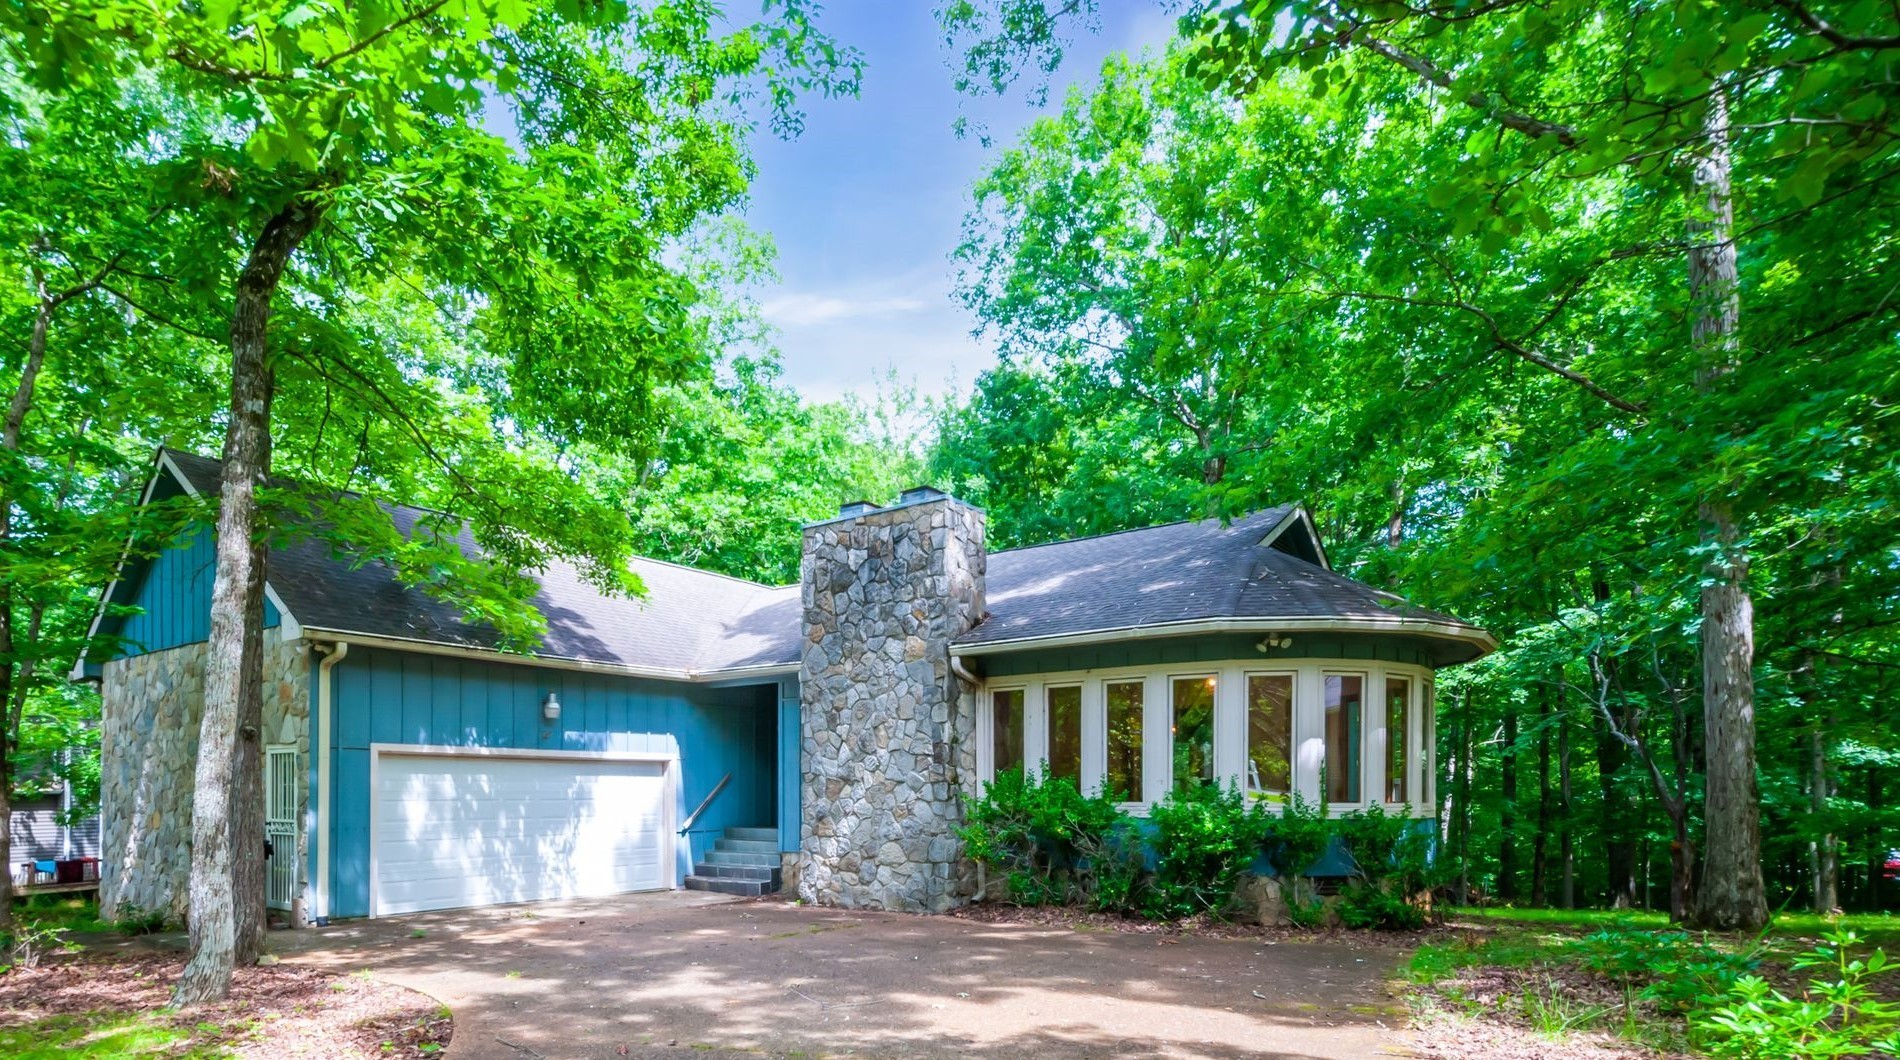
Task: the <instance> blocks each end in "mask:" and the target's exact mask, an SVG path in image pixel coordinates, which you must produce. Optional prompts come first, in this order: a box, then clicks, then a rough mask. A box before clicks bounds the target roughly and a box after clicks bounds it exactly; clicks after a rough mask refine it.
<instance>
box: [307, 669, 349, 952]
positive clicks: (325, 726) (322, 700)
mask: <svg viewBox="0 0 1900 1060" xmlns="http://www.w3.org/2000/svg"><path fill="white" fill-rule="evenodd" d="M310 646H311V648H313V649H315V650H316V651H319V652H322V653H323V661H322V662H320V663H318V664H317V739H316V745H317V871H316V877H317V878H316V881H315V883H316V891H317V920H318V922H320V923H324V924H327V923H329V922H330V743H331V737H330V669H331V667H333V666H335V665H336V664H337V663H340V662H342V661H343V657H344V656H346V655H348V654H349V653H350V643H349V641H345V640H339V641H337V642H336V643H335V644H332V645H330V646H328V647H327V648H326V647H325V646H323V645H321V644H315V643H313V644H311V645H310Z"/></svg>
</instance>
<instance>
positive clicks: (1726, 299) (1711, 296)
mask: <svg viewBox="0 0 1900 1060" xmlns="http://www.w3.org/2000/svg"><path fill="white" fill-rule="evenodd" d="M1704 130H1705V132H1706V136H1705V137H1704V140H1703V144H1702V146H1701V148H1700V149H1698V150H1697V152H1696V154H1695V160H1694V167H1693V170H1692V175H1691V186H1692V189H1693V193H1694V195H1695V198H1696V203H1695V205H1696V207H1697V210H1698V213H1697V215H1696V216H1695V217H1693V218H1692V219H1691V220H1690V222H1689V294H1690V300H1691V302H1692V303H1693V304H1694V312H1695V324H1694V327H1693V330H1692V341H1693V342H1694V344H1695V348H1696V353H1697V356H1698V358H1699V360H1700V365H1699V368H1698V380H1697V383H1698V386H1699V387H1700V388H1701V389H1702V390H1703V391H1704V392H1709V391H1713V390H1714V389H1716V388H1717V387H1718V386H1719V385H1720V384H1721V380H1722V379H1723V377H1725V376H1727V375H1729V374H1730V373H1731V372H1733V371H1734V370H1735V368H1736V354H1737V350H1738V347H1739V340H1738V337H1737V333H1736V328H1737V322H1738V320H1739V317H1740V300H1739V296H1738V292H1737V290H1736V284H1737V272H1736V261H1735V238H1734V231H1733V228H1734V206H1733V197H1732V193H1731V188H1730V163H1731V160H1730V153H1729V139H1728V137H1729V129H1728V104H1727V98H1726V95H1725V93H1724V92H1723V90H1722V89H1721V87H1720V86H1717V88H1716V89H1715V90H1714V91H1712V92H1711V93H1710V95H1709V111H1708V115H1707V117H1706V118H1705V120H1704ZM1704 488H1705V493H1704V496H1703V498H1702V500H1701V503H1700V505H1699V506H1698V507H1699V512H1700V515H1701V518H1702V524H1703V541H1704V543H1705V544H1706V545H1708V546H1710V550H1709V558H1708V560H1707V562H1706V564H1705V566H1704V569H1703V585H1702V713H1703V739H1704V740H1705V743H1704V753H1705V755H1706V757H1707V759H1708V764H1707V774H1706V777H1705V794H1704V797H1703V812H1702V815H1703V819H1704V822H1705V826H1706V828H1705V830H1706V836H1705V840H1704V843H1703V865H1702V886H1701V888H1700V889H1699V890H1698V891H1697V894H1696V909H1695V919H1696V922H1697V923H1698V924H1700V925H1701V926H1703V927H1706V928H1714V929H1717V930H1722V931H1754V930H1757V929H1759V928H1760V927H1762V926H1763V925H1765V924H1766V923H1767V922H1768V898H1767V891H1766V888H1765V887H1764V886H1763V883H1762V874H1761V793H1760V791H1759V789H1758V787H1757V782H1756V777H1755V676H1754V669H1755V615H1754V601H1753V599H1752V598H1751V597H1750V595H1749V588H1748V556H1747V553H1746V550H1745V546H1744V545H1743V541H1742V537H1743V535H1742V532H1741V529H1740V527H1738V526H1737V525H1736V521H1735V515H1734V512H1733V511H1732V510H1731V508H1730V507H1729V503H1728V500H1727V498H1726V497H1725V496H1724V493H1725V492H1726V491H1724V490H1723V489H1722V488H1721V487H1720V486H1705V487H1704Z"/></svg>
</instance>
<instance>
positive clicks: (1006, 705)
mask: <svg viewBox="0 0 1900 1060" xmlns="http://www.w3.org/2000/svg"><path fill="white" fill-rule="evenodd" d="M990 707H991V709H992V711H993V712H994V716H995V719H996V725H995V732H996V758H995V766H996V772H998V773H1001V772H1002V771H1003V770H1005V769H1021V768H1022V767H1023V690H1022V689H1020V688H1015V689H1011V690H1010V691H1008V692H995V693H991V695H990Z"/></svg>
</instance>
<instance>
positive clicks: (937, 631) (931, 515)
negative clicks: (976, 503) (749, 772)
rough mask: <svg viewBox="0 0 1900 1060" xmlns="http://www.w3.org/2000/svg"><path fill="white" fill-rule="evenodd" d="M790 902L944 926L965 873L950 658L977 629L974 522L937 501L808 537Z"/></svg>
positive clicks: (970, 751) (962, 709) (964, 693)
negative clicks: (939, 919)
mask: <svg viewBox="0 0 1900 1060" xmlns="http://www.w3.org/2000/svg"><path fill="white" fill-rule="evenodd" d="M804 549H805V553H804V572H803V573H804V631H805V642H804V643H805V648H804V656H803V661H802V666H801V671H800V680H799V690H800V696H801V699H802V709H801V711H800V724H801V729H802V731H801V736H802V739H803V761H804V770H803V773H804V775H803V778H802V784H803V800H802V814H803V822H802V825H803V827H802V836H801V838H802V842H801V851H800V854H799V857H798V863H797V866H796V873H795V874H796V877H797V894H798V896H799V898H801V899H802V900H804V901H807V902H813V903H817V904H823V905H837V906H844V907H847V908H870V909H893V910H903V911H909V912H941V911H943V910H945V909H949V908H951V907H953V906H956V905H959V904H961V903H962V902H963V901H965V900H967V898H968V896H969V895H970V894H971V893H972V892H973V890H974V887H975V873H974V869H973V867H972V866H971V864H970V863H969V862H968V861H967V860H966V859H964V858H963V856H962V852H961V850H960V848H959V844H958V843H957V840H956V835H955V829H956V828H957V826H958V825H960V824H961V823H962V821H963V802H962V796H963V790H964V787H965V785H967V784H969V783H970V782H971V781H972V778H973V777H974V775H975V771H976V746H975V732H976V704H975V700H974V696H973V695H972V694H971V690H968V689H963V688H961V687H960V686H959V683H958V682H957V680H956V678H955V677H954V675H953V674H952V673H951V670H950V642H951V641H952V640H953V639H954V638H956V637H957V636H959V635H961V634H962V633H964V632H965V631H967V630H968V629H969V628H970V627H971V626H972V625H974V624H975V623H976V622H977V620H978V619H979V618H980V617H981V616H982V614H983V573H984V560H985V552H984V545H983V515H982V513H981V512H979V511H977V510H976V509H974V508H971V507H969V506H968V505H966V504H963V503H962V502H960V501H957V500H955V499H953V498H949V497H944V496H942V495H941V494H934V493H933V494H931V495H926V496H924V497H922V498H921V499H916V500H913V501H912V502H911V503H907V504H902V505H899V506H897V507H894V508H888V509H871V510H869V511H868V512H864V513H862V514H858V515H856V516H854V517H852V518H847V519H840V520H835V521H832V522H829V523H820V524H818V525H816V526H811V527H807V528H806V530H805V541H804Z"/></svg>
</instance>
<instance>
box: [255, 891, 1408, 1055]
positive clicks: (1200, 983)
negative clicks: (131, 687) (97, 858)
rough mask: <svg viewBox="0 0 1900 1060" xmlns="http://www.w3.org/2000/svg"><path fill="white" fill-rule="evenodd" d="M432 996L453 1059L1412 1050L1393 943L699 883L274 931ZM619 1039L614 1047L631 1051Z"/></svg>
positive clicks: (278, 943)
mask: <svg viewBox="0 0 1900 1060" xmlns="http://www.w3.org/2000/svg"><path fill="white" fill-rule="evenodd" d="M271 942H272V949H273V950H275V951H277V952H278V953H279V954H281V955H282V956H283V958H284V959H285V960H288V961H294V962H297V963H302V964H310V965H316V966H321V967H327V968H332V969H336V970H339V971H353V970H356V969H360V968H369V969H371V970H372V971H373V972H374V973H375V974H376V975H378V976H379V977H381V978H384V979H387V980H390V981H392V982H395V983H399V984H401V985H403V986H408V987H412V988H414V989H417V990H421V991H424V992H425V993H428V994H431V995H433V996H435V997H437V998H439V999H441V1000H442V1001H444V1002H446V1003H447V1004H448V1005H449V1007H450V1008H451V1009H452V1010H453V1011H454V1013H455V1037H454V1039H453V1041H452V1042H451V1044H450V1047H449V1050H448V1056H449V1058H450V1060H487V1058H506V1060H534V1058H536V1057H542V1058H546V1060H568V1058H582V1057H607V1058H612V1057H619V1056H636V1057H638V1056H662V1055H672V1056H682V1055H687V1054H689V1053H690V1054H697V1055H723V1054H747V1055H759V1054H764V1055H768V1056H796V1055H805V1056H816V1055H823V1056H835V1055H854V1056H903V1057H931V1056H982V1057H1018V1056H1036V1057H1045V1056H1053V1057H1082V1056H1088V1057H1134V1056H1193V1057H1241V1056H1250V1057H1258V1056H1266V1057H1287V1058H1320V1057H1327V1058H1331V1057H1340V1058H1346V1057H1353V1058H1356V1057H1373V1056H1395V1055H1396V1056H1406V1055H1411V1050H1410V1049H1409V1048H1407V1047H1406V1044H1405V1042H1406V1036H1405V1034H1404V1032H1403V1031H1402V1029H1401V1028H1402V1026H1403V1015H1402V1013H1399V1012H1398V1011H1397V1010H1396V1009H1395V1008H1394V1006H1393V1003H1392V1000H1391V996H1390V994H1389V992H1388V988H1387V986H1386V981H1387V980H1388V979H1389V977H1390V976H1391V975H1392V973H1393V971H1394V969H1395V968H1396V966H1397V964H1398V961H1399V959H1400V958H1401V957H1402V952H1401V951H1399V950H1395V949H1381V948H1356V947H1348V946H1344V945H1339V944H1336V943H1326V942H1313V943H1294V942H1282V943H1279V944H1277V945H1276V944H1274V943H1271V942H1267V941H1265V940H1260V939H1202V938H1187V937H1177V938H1167V939H1162V938H1161V937H1158V936H1155V935H1144V934H1132V933H1119V932H1101V931H1077V930H1069V929H1066V928H1049V927H1042V926H1036V927H1025V926H1004V925H989V924H982V923H975V922H971V921H967V920H959V919H953V918H949V917H924V916H908V915H904V914H896V913H872V912H860V911H850V910H836V909H811V908H803V907H799V906H794V905H790V904H786V903H782V902H744V901H732V900H728V899H723V898H719V897H717V896H709V895H702V894H699V893H698V892H667V893H661V894H646V895H629V896H625V897H620V898H612V899H601V900H593V901H586V902H562V903H543V904H538V905H528V906H511V907H502V908H491V909H483V910H474V911H468V912H459V913H429V914H419V915H415V916H407V917H400V918H391V919H387V920H375V921H357V922H354V923H349V924H343V925H338V926H335V927H330V928H322V929H313V930H310V931H307V932H277V933H273V934H272V936H271ZM623 1049H624V1050H625V1051H624V1052H623V1051H622V1050H623Z"/></svg>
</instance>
